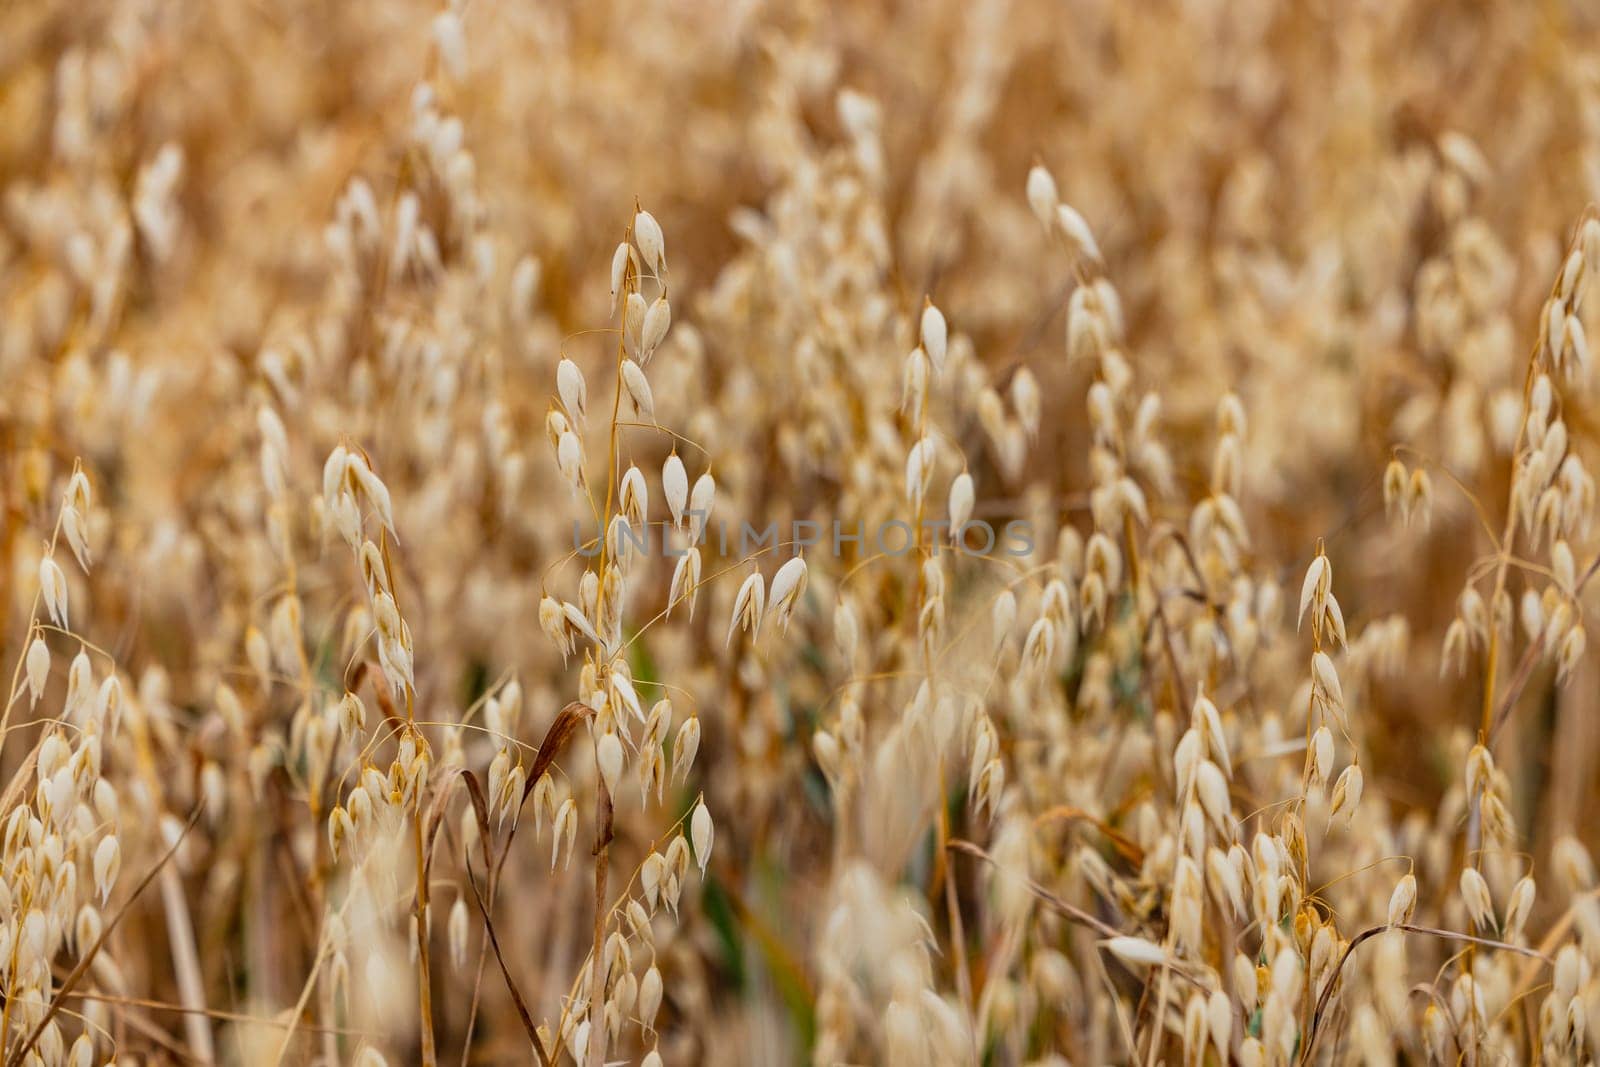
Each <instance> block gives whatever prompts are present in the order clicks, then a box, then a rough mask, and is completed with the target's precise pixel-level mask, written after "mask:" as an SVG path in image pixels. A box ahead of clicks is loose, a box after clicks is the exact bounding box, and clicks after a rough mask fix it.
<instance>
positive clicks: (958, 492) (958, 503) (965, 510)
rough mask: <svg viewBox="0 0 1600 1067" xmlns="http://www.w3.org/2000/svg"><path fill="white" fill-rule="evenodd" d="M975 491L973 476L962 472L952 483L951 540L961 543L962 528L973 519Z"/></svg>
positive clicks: (950, 503)
mask: <svg viewBox="0 0 1600 1067" xmlns="http://www.w3.org/2000/svg"><path fill="white" fill-rule="evenodd" d="M973 500H974V491H973V486H972V475H971V474H968V473H967V472H966V471H962V472H961V473H960V474H958V475H956V477H955V480H954V481H952V482H951V483H950V496H949V507H950V539H951V540H952V541H954V542H956V543H959V542H960V539H961V530H962V527H964V526H966V524H967V521H968V520H969V519H971V518H972V506H973Z"/></svg>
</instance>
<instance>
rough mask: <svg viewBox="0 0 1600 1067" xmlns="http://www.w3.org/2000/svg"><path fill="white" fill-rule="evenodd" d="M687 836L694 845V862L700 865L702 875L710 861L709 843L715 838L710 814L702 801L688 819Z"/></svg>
mask: <svg viewBox="0 0 1600 1067" xmlns="http://www.w3.org/2000/svg"><path fill="white" fill-rule="evenodd" d="M689 835H690V837H691V839H692V840H693V843H694V857H695V861H696V862H697V863H699V864H700V873H701V874H702V875H704V874H705V870H706V864H707V863H709V862H710V860H711V843H712V839H713V837H714V836H715V828H714V827H713V825H712V823H711V812H710V811H709V810H707V808H706V802H705V801H704V800H701V801H700V802H698V803H697V804H696V805H695V809H694V814H693V815H692V816H690V818H689Z"/></svg>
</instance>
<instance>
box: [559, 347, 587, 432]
mask: <svg viewBox="0 0 1600 1067" xmlns="http://www.w3.org/2000/svg"><path fill="white" fill-rule="evenodd" d="M556 394H557V395H558V396H559V397H560V398H561V406H562V408H564V409H565V410H566V413H567V417H568V418H569V419H571V420H572V422H573V425H575V426H578V427H580V428H581V427H582V426H583V420H584V416H585V415H586V414H587V413H588V404H589V399H588V398H589V390H588V387H587V386H586V385H585V384H584V380H583V371H581V370H579V369H578V365H577V364H576V363H574V362H572V360H570V359H567V358H566V357H565V356H563V357H562V358H561V362H559V363H557V364H556Z"/></svg>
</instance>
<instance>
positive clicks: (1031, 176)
mask: <svg viewBox="0 0 1600 1067" xmlns="http://www.w3.org/2000/svg"><path fill="white" fill-rule="evenodd" d="M1060 203H1061V197H1060V194H1058V193H1057V192H1056V180H1055V179H1054V178H1053V177H1051V176H1050V172H1049V171H1048V170H1045V169H1044V167H1042V166H1040V165H1039V164H1037V163H1035V164H1034V165H1033V166H1032V167H1031V168H1030V169H1029V170H1028V207H1029V208H1030V209H1032V211H1033V215H1034V217H1035V218H1037V219H1038V220H1039V225H1041V226H1044V227H1045V228H1046V229H1048V228H1049V227H1050V226H1051V225H1052V224H1053V223H1054V222H1055V215H1056V207H1057V205H1059V204H1060Z"/></svg>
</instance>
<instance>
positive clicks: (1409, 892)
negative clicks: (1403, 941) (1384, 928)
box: [1388, 874, 1417, 926]
mask: <svg viewBox="0 0 1600 1067" xmlns="http://www.w3.org/2000/svg"><path fill="white" fill-rule="evenodd" d="M1416 906H1417V879H1416V877H1415V876H1414V875H1410V874H1407V875H1406V876H1405V877H1403V878H1401V879H1400V881H1399V882H1398V883H1396V885H1395V887H1394V892H1393V893H1392V894H1390V896H1389V917H1388V923H1389V925H1390V926H1399V925H1403V924H1405V923H1409V922H1410V921H1411V913H1412V912H1413V911H1414V910H1415V909H1416Z"/></svg>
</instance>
